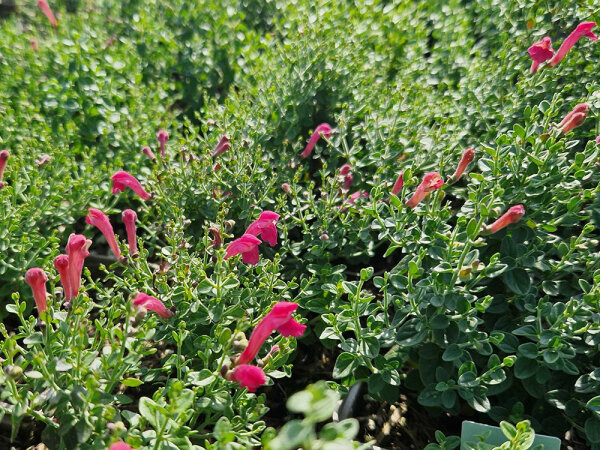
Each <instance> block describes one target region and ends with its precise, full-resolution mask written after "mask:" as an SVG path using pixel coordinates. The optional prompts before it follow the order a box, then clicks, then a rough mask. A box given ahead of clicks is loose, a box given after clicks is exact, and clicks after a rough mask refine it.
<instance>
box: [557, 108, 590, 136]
mask: <svg viewBox="0 0 600 450" xmlns="http://www.w3.org/2000/svg"><path fill="white" fill-rule="evenodd" d="M589 110H590V105H589V104H587V103H580V104H578V105H577V106H575V108H573V109H572V110H571V111H570V112H569V114H567V115H566V116H565V117H564V119H563V120H561V122H560V123H559V124H558V127H559V128H561V133H562V134H567V133H568V132H569V131H571V130H572V129H573V128H575V127H578V126H580V125H582V124H583V122H585V118H586V117H587V113H588V112H589Z"/></svg>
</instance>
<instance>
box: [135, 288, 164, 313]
mask: <svg viewBox="0 0 600 450" xmlns="http://www.w3.org/2000/svg"><path fill="white" fill-rule="evenodd" d="M133 306H137V307H140V306H141V307H144V308H146V309H147V310H148V311H154V312H155V313H156V314H158V315H159V316H160V317H162V318H163V319H168V318H170V317H173V312H172V311H169V310H168V309H167V307H166V306H165V305H164V303H163V302H161V301H160V300H159V299H157V298H155V297H151V296H150V295H147V294H144V293H142V292H140V293H138V294H137V295H136V296H135V298H134V299H133Z"/></svg>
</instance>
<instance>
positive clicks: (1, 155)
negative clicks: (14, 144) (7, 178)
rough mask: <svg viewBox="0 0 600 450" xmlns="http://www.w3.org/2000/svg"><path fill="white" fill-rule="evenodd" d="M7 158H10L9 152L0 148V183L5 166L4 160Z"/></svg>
mask: <svg viewBox="0 0 600 450" xmlns="http://www.w3.org/2000/svg"><path fill="white" fill-rule="evenodd" d="M8 158H10V153H8V150H2V151H1V152H0V183H2V178H3V177H4V169H5V168H6V162H7V161H8ZM0 186H1V185H0Z"/></svg>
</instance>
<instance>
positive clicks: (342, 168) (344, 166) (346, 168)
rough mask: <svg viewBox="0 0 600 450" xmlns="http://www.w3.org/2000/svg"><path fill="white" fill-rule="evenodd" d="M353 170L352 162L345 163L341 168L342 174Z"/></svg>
mask: <svg viewBox="0 0 600 450" xmlns="http://www.w3.org/2000/svg"><path fill="white" fill-rule="evenodd" d="M351 170H352V167H351V166H350V164H344V165H343V166H342V167H341V168H340V175H346V174H348V173H350V171H351Z"/></svg>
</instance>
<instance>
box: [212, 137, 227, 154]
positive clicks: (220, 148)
mask: <svg viewBox="0 0 600 450" xmlns="http://www.w3.org/2000/svg"><path fill="white" fill-rule="evenodd" d="M229 146H230V144H229V139H227V136H223V137H222V138H221V140H220V141H219V143H218V144H217V146H216V147H215V149H214V150H213V151H212V152H211V154H210V156H211V157H212V158H216V157H217V156H219V155H222V154H223V153H225V152H226V151H227V149H228V148H229Z"/></svg>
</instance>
